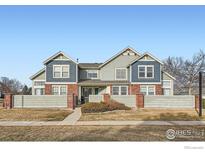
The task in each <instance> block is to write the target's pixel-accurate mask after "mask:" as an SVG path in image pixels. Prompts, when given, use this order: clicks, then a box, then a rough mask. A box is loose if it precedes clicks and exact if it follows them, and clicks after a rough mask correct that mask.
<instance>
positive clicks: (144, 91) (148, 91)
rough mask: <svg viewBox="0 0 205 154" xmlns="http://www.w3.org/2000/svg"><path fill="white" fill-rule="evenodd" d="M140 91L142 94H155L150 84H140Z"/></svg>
mask: <svg viewBox="0 0 205 154" xmlns="http://www.w3.org/2000/svg"><path fill="white" fill-rule="evenodd" d="M140 93H142V94H144V95H155V87H154V86H152V85H141V86H140Z"/></svg>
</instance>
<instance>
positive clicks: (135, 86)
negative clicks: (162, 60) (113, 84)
mask: <svg viewBox="0 0 205 154" xmlns="http://www.w3.org/2000/svg"><path fill="white" fill-rule="evenodd" d="M129 87H130V94H131V95H136V94H139V93H140V85H139V84H133V85H130V86H129Z"/></svg>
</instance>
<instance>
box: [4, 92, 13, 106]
mask: <svg viewBox="0 0 205 154" xmlns="http://www.w3.org/2000/svg"><path fill="white" fill-rule="evenodd" d="M3 106H4V107H5V108H6V109H12V108H13V94H5V95H4V103H3Z"/></svg>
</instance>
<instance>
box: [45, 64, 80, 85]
mask: <svg viewBox="0 0 205 154" xmlns="http://www.w3.org/2000/svg"><path fill="white" fill-rule="evenodd" d="M53 65H70V78H53ZM46 82H77V80H76V63H74V62H72V61H70V60H67V61H62V60H61V61H60V60H59V61H58V60H55V61H51V62H50V63H48V64H47V66H46Z"/></svg>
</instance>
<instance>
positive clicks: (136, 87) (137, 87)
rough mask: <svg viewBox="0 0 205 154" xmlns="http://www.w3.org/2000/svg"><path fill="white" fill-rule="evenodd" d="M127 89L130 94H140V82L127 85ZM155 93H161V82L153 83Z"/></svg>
mask: <svg viewBox="0 0 205 154" xmlns="http://www.w3.org/2000/svg"><path fill="white" fill-rule="evenodd" d="M128 89H129V94H130V95H136V94H140V84H133V85H129V87H128ZM155 94H156V95H163V88H162V85H161V84H157V85H155Z"/></svg>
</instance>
